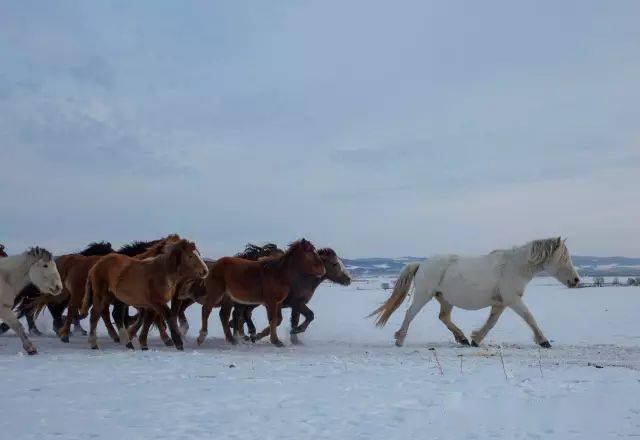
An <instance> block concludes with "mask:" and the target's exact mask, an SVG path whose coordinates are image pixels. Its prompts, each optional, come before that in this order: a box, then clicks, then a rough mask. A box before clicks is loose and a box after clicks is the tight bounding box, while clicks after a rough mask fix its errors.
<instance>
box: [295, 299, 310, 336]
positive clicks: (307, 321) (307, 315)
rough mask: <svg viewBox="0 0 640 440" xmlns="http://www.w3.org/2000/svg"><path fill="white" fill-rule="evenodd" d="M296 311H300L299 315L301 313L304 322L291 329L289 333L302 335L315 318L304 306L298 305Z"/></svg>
mask: <svg viewBox="0 0 640 440" xmlns="http://www.w3.org/2000/svg"><path fill="white" fill-rule="evenodd" d="M298 310H300V313H302V316H304V322H303V323H302V325H299V326H298V327H295V328H293V327H292V328H291V333H304V332H305V330H306V329H307V327H309V324H311V321H313V319H314V317H315V315H314V313H313V310H311V309H310V308H309V307H308V306H307V305H306V304H299V305H298Z"/></svg>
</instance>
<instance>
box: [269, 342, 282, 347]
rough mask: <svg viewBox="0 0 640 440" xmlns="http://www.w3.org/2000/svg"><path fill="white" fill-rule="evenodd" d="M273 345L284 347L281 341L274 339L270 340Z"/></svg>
mask: <svg viewBox="0 0 640 440" xmlns="http://www.w3.org/2000/svg"><path fill="white" fill-rule="evenodd" d="M272 344H273V345H275V346H276V347H284V344H283V343H282V341H274V342H272Z"/></svg>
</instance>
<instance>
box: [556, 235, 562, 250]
mask: <svg viewBox="0 0 640 440" xmlns="http://www.w3.org/2000/svg"><path fill="white" fill-rule="evenodd" d="M561 244H562V237H558V238H556V248H559V247H560V245H561Z"/></svg>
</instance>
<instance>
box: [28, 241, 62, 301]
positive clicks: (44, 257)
mask: <svg viewBox="0 0 640 440" xmlns="http://www.w3.org/2000/svg"><path fill="white" fill-rule="evenodd" d="M27 255H28V256H29V258H31V260H32V263H31V266H30V267H29V279H30V280H31V282H32V283H33V284H35V286H36V287H37V288H38V290H40V291H41V292H42V293H48V294H50V295H59V294H60V293H62V280H61V279H60V274H59V273H58V267H57V266H56V262H55V261H54V260H53V257H52V256H51V252H49V251H48V250H46V249H42V248H39V247H35V248H32V249H30V250H29V251H28V252H27Z"/></svg>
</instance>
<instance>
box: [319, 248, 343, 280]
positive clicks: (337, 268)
mask: <svg viewBox="0 0 640 440" xmlns="http://www.w3.org/2000/svg"><path fill="white" fill-rule="evenodd" d="M318 255H320V259H321V260H322V263H323V264H324V268H325V270H326V271H327V273H326V275H325V276H326V277H327V279H328V280H329V281H333V282H334V283H338V284H342V285H343V286H348V285H349V284H351V274H350V273H349V271H348V270H347V268H346V267H345V266H344V263H343V262H342V260H341V259H340V258H339V257H338V255H337V254H336V252H335V251H334V250H333V249H331V248H323V249H320V250H318Z"/></svg>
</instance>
